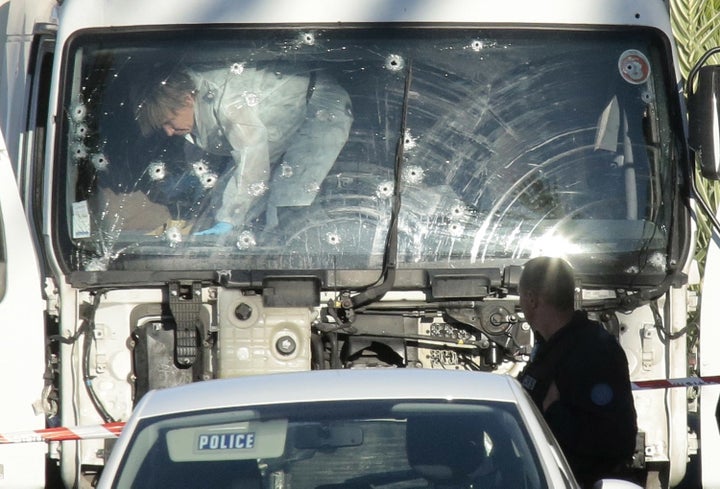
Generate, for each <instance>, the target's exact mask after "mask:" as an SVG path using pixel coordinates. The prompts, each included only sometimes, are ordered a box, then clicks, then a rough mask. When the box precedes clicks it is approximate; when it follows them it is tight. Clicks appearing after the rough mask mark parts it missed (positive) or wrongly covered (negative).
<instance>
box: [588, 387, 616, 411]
mask: <svg viewBox="0 0 720 489" xmlns="http://www.w3.org/2000/svg"><path fill="white" fill-rule="evenodd" d="M614 396H615V394H614V393H613V390H612V387H610V386H609V385H608V384H605V383H601V384H595V385H594V386H593V387H592V390H591V391H590V400H591V401H592V403H593V404H595V405H596V406H607V405H608V404H610V403H611V402H612V400H613V397H614Z"/></svg>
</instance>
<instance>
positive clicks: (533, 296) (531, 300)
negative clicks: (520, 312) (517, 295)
mask: <svg viewBox="0 0 720 489" xmlns="http://www.w3.org/2000/svg"><path fill="white" fill-rule="evenodd" d="M525 302H526V304H527V305H528V306H530V307H531V308H533V309H534V308H536V307H537V306H538V294H537V292H536V291H534V290H528V291H527V292H525Z"/></svg>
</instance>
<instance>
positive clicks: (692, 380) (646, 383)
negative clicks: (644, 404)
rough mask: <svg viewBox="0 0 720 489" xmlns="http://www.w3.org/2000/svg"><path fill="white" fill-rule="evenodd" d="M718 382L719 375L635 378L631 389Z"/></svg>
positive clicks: (691, 385) (693, 385) (719, 381)
mask: <svg viewBox="0 0 720 489" xmlns="http://www.w3.org/2000/svg"><path fill="white" fill-rule="evenodd" d="M715 384H720V375H713V376H710V377H683V378H678V379H660V380H636V381H635V382H633V383H632V388H633V390H645V389H669V388H672V387H699V386H703V385H715Z"/></svg>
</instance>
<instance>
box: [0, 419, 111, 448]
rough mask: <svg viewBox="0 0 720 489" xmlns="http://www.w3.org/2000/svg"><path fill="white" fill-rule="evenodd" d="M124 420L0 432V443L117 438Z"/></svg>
mask: <svg viewBox="0 0 720 489" xmlns="http://www.w3.org/2000/svg"><path fill="white" fill-rule="evenodd" d="M124 426H125V422H123V421H118V422H116V423H105V424H100V425H93V426H75V427H72V428H66V427H62V426H61V427H57V428H45V429H42V430H29V431H17V432H14V433H0V445H2V444H7V443H35V442H49V441H72V440H97V439H103V438H117V437H118V436H120V432H121V431H122V429H123V427H124Z"/></svg>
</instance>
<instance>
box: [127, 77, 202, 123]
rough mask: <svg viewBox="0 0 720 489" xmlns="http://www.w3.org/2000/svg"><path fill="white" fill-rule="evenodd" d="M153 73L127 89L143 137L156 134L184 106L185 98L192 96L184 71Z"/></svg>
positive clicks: (192, 86)
mask: <svg viewBox="0 0 720 489" xmlns="http://www.w3.org/2000/svg"><path fill="white" fill-rule="evenodd" d="M153 71H154V73H153V74H150V75H149V76H146V77H142V76H141V77H139V78H137V79H136V80H137V82H136V83H135V84H134V85H133V86H132V87H131V88H130V103H131V104H132V106H133V107H135V120H136V121H137V123H138V126H139V127H140V132H141V133H142V135H143V136H149V135H150V134H152V133H153V132H155V131H157V130H159V129H160V128H161V127H162V125H163V124H164V123H165V122H166V121H167V119H168V117H169V116H170V115H171V114H174V113H176V112H177V111H178V110H180V109H182V108H183V107H185V106H186V105H187V97H188V96H193V95H194V93H195V84H194V83H193V81H192V78H191V77H190V75H188V74H187V73H186V72H185V71H183V70H173V71H171V72H169V73H167V72H163V70H153Z"/></svg>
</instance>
